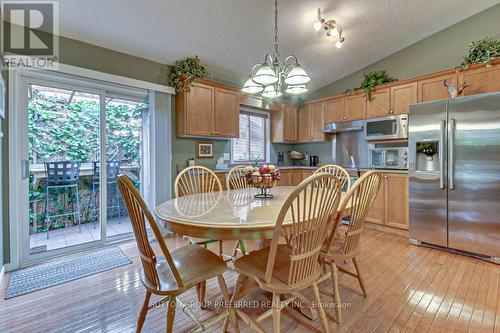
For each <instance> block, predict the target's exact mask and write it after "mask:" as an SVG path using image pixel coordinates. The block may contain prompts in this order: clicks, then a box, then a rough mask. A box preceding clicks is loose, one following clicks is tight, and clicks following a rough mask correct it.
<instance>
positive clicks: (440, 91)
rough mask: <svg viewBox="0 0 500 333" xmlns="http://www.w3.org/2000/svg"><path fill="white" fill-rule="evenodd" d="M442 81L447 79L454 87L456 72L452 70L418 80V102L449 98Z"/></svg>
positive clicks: (455, 85) (455, 84)
mask: <svg viewBox="0 0 500 333" xmlns="http://www.w3.org/2000/svg"><path fill="white" fill-rule="evenodd" d="M444 81H448V82H450V83H451V84H453V86H454V87H457V82H458V81H457V72H456V71H455V70H452V71H449V72H448V73H445V74H442V75H438V76H434V77H432V78H428V79H424V80H420V81H418V83H417V84H418V102H419V103H423V102H430V101H436V100H440V99H448V98H450V94H449V93H448V88H446V86H445V85H444Z"/></svg>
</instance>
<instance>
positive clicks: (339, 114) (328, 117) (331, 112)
mask: <svg viewBox="0 0 500 333" xmlns="http://www.w3.org/2000/svg"><path fill="white" fill-rule="evenodd" d="M344 116H345V115H344V97H337V98H332V99H329V100H327V101H325V110H324V114H323V118H324V119H323V120H324V123H325V124H328V123H337V122H340V121H343V119H342V118H344Z"/></svg>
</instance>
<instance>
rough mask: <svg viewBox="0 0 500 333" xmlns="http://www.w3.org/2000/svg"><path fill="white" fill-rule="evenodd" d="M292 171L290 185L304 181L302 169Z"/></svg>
mask: <svg viewBox="0 0 500 333" xmlns="http://www.w3.org/2000/svg"><path fill="white" fill-rule="evenodd" d="M289 172H290V186H297V185H299V184H300V182H302V170H300V169H292V170H290V171H289Z"/></svg>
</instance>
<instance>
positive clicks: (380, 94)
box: [366, 88, 391, 118]
mask: <svg viewBox="0 0 500 333" xmlns="http://www.w3.org/2000/svg"><path fill="white" fill-rule="evenodd" d="M372 98H373V99H372V100H371V101H367V102H366V118H379V117H385V116H387V115H389V113H390V112H391V90H390V89H389V88H385V89H381V90H378V91H374V92H372Z"/></svg>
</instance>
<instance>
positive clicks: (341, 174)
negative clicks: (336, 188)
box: [313, 164, 351, 191]
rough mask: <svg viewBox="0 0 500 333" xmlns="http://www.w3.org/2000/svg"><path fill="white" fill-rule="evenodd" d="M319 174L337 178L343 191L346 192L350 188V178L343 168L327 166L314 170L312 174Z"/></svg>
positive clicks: (332, 165)
mask: <svg viewBox="0 0 500 333" xmlns="http://www.w3.org/2000/svg"><path fill="white" fill-rule="evenodd" d="M321 172H326V173H329V174H332V175H334V176H335V177H337V178H338V179H339V181H340V184H341V185H342V189H343V190H344V191H348V190H349V188H351V176H349V173H348V172H347V171H346V169H344V168H343V167H341V166H338V165H335V164H327V165H324V166H322V167H320V168H318V169H316V170H314V172H313V174H318V173H321Z"/></svg>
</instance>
